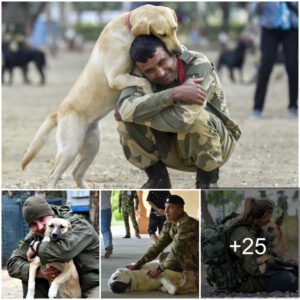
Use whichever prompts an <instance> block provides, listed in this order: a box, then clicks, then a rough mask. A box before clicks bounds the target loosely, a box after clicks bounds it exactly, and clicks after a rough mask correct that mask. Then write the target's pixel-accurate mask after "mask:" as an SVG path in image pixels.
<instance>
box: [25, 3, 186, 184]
mask: <svg viewBox="0 0 300 300" xmlns="http://www.w3.org/2000/svg"><path fill="white" fill-rule="evenodd" d="M176 30H177V19H176V15H175V12H174V11H173V10H172V9H170V8H167V7H163V6H152V5H144V6H141V7H139V8H137V9H135V10H133V11H131V12H130V13H125V14H122V15H121V16H120V17H118V18H116V19H115V20H113V21H111V22H110V23H109V24H108V25H107V26H106V27H105V28H104V30H103V31H102V32H101V34H100V37H99V38H98V40H97V42H96V44H95V46H94V49H93V51H92V54H91V56H90V59H89V61H88V62H87V64H86V66H85V68H84V69H83V71H82V73H81V74H80V76H79V78H78V80H77V81H76V83H75V85H74V86H73V87H72V89H71V90H70V92H69V93H68V95H67V96H66V98H65V99H64V100H63V102H62V103H61V105H60V107H59V108H58V111H57V112H54V113H52V114H50V115H49V116H48V117H47V118H46V120H45V121H44V122H43V123H42V125H41V126H40V128H39V130H38V131H37V133H36V135H35V137H34V139H33V140H32V142H31V144H30V146H29V148H28V150H27V151H26V153H25V155H24V157H23V159H22V162H21V168H22V169H24V168H25V167H26V166H27V165H28V164H29V163H30V161H31V160H32V159H33V158H34V157H35V156H36V154H37V153H38V152H39V150H40V149H41V148H42V146H43V145H44V144H45V142H46V140H47V137H48V135H49V133H50V131H51V130H52V129H53V128H55V127H56V126H57V132H56V143H57V154H56V157H55V161H54V166H53V169H52V171H51V173H50V179H49V181H48V187H49V188H54V187H55V186H56V184H57V182H58V181H59V180H60V178H61V176H62V174H63V172H64V171H65V170H66V169H67V168H68V167H69V166H70V164H71V163H72V162H73V161H74V160H75V158H77V162H76V165H75V168H74V170H73V177H74V180H75V182H76V184H77V186H78V187H81V188H86V187H87V185H86V183H85V182H84V180H83V176H84V174H85V172H86V170H87V169H88V167H89V166H90V164H91V163H92V161H93V159H94V158H95V156H96V154H97V152H98V150H99V145H100V141H99V129H98V121H99V120H100V119H101V118H102V117H103V116H105V114H107V113H108V112H109V111H110V110H111V109H112V108H113V107H114V105H115V103H116V101H117V99H118V97H119V95H120V90H122V89H124V88H126V87H128V86H139V87H141V88H143V89H144V91H145V92H146V93H149V92H151V88H150V85H149V83H148V82H147V80H146V79H143V78H137V77H135V76H131V75H129V72H130V70H131V68H132V62H131V59H130V56H129V48H130V45H131V43H132V41H133V39H134V37H136V36H139V35H143V34H154V35H156V36H157V37H159V38H160V39H161V40H162V41H163V42H164V43H165V45H166V47H167V49H168V50H169V51H170V52H172V53H176V52H180V43H179V41H178V39H177V35H176Z"/></svg>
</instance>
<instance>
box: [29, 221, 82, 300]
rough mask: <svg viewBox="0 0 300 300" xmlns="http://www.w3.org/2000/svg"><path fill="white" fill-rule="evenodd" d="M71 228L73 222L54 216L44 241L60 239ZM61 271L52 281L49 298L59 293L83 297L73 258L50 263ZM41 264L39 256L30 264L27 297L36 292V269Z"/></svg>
mask: <svg viewBox="0 0 300 300" xmlns="http://www.w3.org/2000/svg"><path fill="white" fill-rule="evenodd" d="M70 228H71V223H70V222H69V221H67V220H65V219H61V218H53V219H52V220H50V221H49V222H48V223H47V226H46V231H45V236H44V238H43V240H42V243H47V242H51V240H59V239H60V238H61V236H62V235H63V234H65V233H66V232H68V230H69V229H70ZM48 265H49V266H53V267H55V268H56V269H58V270H59V271H61V273H60V274H59V275H58V276H57V277H56V278H55V279H54V280H53V281H52V282H51V285H50V289H49V292H48V297H49V298H55V297H56V296H57V295H58V292H59V296H60V297H61V298H81V289H80V283H79V276H78V272H77V270H76V267H75V265H74V262H73V260H71V261H69V262H66V263H61V262H53V263H49V264H48ZM40 266H41V262H40V259H39V257H38V256H36V257H35V258H34V259H33V261H32V262H30V266H29V279H28V292H27V295H26V299H33V298H34V293H35V277H36V271H37V269H38V268H39V267H40Z"/></svg>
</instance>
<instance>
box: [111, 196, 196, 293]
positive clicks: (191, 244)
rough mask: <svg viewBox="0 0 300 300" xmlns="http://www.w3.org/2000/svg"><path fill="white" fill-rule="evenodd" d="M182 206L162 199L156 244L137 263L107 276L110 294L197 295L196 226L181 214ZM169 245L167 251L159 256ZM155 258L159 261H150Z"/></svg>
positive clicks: (178, 201) (181, 202)
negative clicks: (161, 222)
mask: <svg viewBox="0 0 300 300" xmlns="http://www.w3.org/2000/svg"><path fill="white" fill-rule="evenodd" d="M184 204H185V203H184V200H183V199H182V198H181V197H180V196H177V195H170V196H168V197H167V198H166V200H165V212H166V218H167V221H166V222H165V224H164V227H163V229H162V231H161V233H160V235H159V237H158V240H157V241H156V243H155V244H154V245H152V246H151V247H150V248H149V249H148V250H147V252H146V253H145V254H144V255H143V256H142V257H141V258H140V259H139V260H138V261H136V262H135V263H133V264H131V265H129V266H127V267H126V268H119V269H117V270H116V272H114V273H113V274H112V275H111V278H110V279H109V282H108V285H109V287H110V288H111V290H112V291H113V292H114V293H124V292H130V291H155V290H161V291H163V292H167V293H169V294H190V293H197V291H198V286H199V222H198V221H197V220H195V219H193V218H191V217H189V216H188V215H187V214H186V213H185V212H184ZM171 243H172V245H171V247H172V248H171V251H170V252H164V253H162V251H163V250H164V249H165V248H166V247H167V246H168V245H170V244H171ZM161 253H162V254H161ZM159 254H161V255H160V257H159V261H156V260H155V261H153V260H154V259H156V257H157V256H158V255H159Z"/></svg>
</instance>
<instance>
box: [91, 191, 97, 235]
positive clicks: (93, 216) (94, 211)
mask: <svg viewBox="0 0 300 300" xmlns="http://www.w3.org/2000/svg"><path fill="white" fill-rule="evenodd" d="M90 219H91V222H92V225H93V227H94V228H95V230H96V231H97V232H98V233H99V191H91V192H90Z"/></svg>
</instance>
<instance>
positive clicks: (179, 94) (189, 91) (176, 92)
mask: <svg viewBox="0 0 300 300" xmlns="http://www.w3.org/2000/svg"><path fill="white" fill-rule="evenodd" d="M202 80H203V78H195V79H188V80H187V81H186V82H185V83H184V84H182V85H180V86H176V87H174V88H173V90H172V92H173V101H174V103H175V102H183V103H187V104H198V105H203V103H204V101H205V97H206V91H205V90H204V88H203V87H201V86H200V82H201V81H202Z"/></svg>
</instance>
